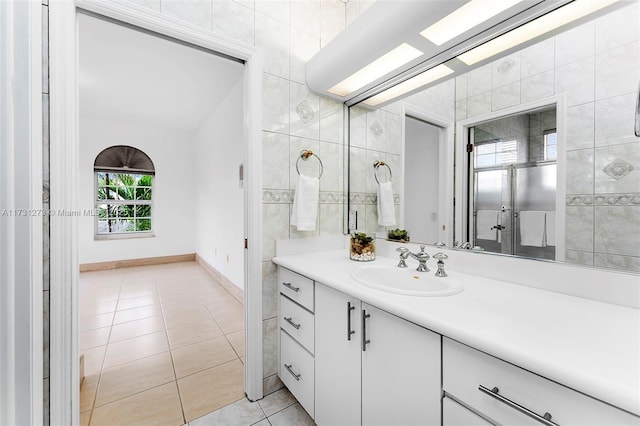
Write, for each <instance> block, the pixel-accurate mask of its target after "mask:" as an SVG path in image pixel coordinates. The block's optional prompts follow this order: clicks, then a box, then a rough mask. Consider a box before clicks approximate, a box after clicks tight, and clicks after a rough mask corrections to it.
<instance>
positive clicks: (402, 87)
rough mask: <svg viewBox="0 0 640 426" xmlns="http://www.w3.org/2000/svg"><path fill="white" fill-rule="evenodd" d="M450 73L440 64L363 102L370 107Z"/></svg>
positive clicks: (447, 68) (451, 71)
mask: <svg viewBox="0 0 640 426" xmlns="http://www.w3.org/2000/svg"><path fill="white" fill-rule="evenodd" d="M452 73H453V70H452V69H451V68H449V67H448V66H446V65H444V64H440V65H438V66H436V67H433V68H431V69H429V70H427V71H425V72H423V73H422V74H418V75H416V76H415V77H412V78H410V79H409V80H406V81H403V82H402V83H400V84H397V85H395V86H393V87H390V88H388V89H387V90H385V91H384V92H380V93H378V94H377V95H375V96H372V97H370V98H369V99H367V100H365V101H364V103H365V104H367V105H369V106H372V107H373V106H376V105H380V104H381V103H384V102H387V101H388V100H391V99H393V98H396V97H398V96H400V95H404V94H405V93H408V92H410V91H412V90H414V89H417V88H419V87H422V86H424V85H425V84H429V83H431V82H432V81H436V80H439V79H441V78H442V77H446V76H448V75H449V74H452Z"/></svg>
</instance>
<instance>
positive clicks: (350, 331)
mask: <svg viewBox="0 0 640 426" xmlns="http://www.w3.org/2000/svg"><path fill="white" fill-rule="evenodd" d="M355 308H356V307H355V306H351V302H347V340H351V335H352V334H355V330H351V311H353V310H354V309H355Z"/></svg>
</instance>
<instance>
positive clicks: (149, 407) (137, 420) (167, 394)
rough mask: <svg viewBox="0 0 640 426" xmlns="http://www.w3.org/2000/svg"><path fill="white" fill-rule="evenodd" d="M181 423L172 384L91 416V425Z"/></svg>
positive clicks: (114, 404) (128, 425)
mask: <svg viewBox="0 0 640 426" xmlns="http://www.w3.org/2000/svg"><path fill="white" fill-rule="evenodd" d="M183 423H184V418H183V416H182V409H181V407H180V397H179V395H178V389H177V388H176V383H175V382H171V383H167V384H165V385H162V386H158V387H156V388H153V389H150V390H147V391H144V392H141V393H138V394H135V395H133V396H130V397H127V398H124V399H120V400H118V401H115V402H112V403H111V404H107V405H103V406H102V407H98V408H96V409H95V410H93V415H92V417H91V424H92V425H93V426H99V425H107V426H114V425H127V426H132V425H145V426H148V425H154V426H161V425H167V426H179V425H182V424H183Z"/></svg>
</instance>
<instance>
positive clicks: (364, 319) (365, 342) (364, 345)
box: [362, 309, 371, 352]
mask: <svg viewBox="0 0 640 426" xmlns="http://www.w3.org/2000/svg"><path fill="white" fill-rule="evenodd" d="M370 317H371V314H368V313H367V311H365V310H364V309H363V310H362V352H364V351H366V350H367V345H368V344H369V343H371V340H369V339H367V318H370Z"/></svg>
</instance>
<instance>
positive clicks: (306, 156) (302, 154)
mask: <svg viewBox="0 0 640 426" xmlns="http://www.w3.org/2000/svg"><path fill="white" fill-rule="evenodd" d="M311 156H313V157H316V158H317V159H318V163H319V164H320V175H319V176H318V179H320V178H321V177H322V174H323V173H324V164H322V160H321V159H320V157H318V156H317V155H316V154H314V153H313V151H312V150H310V149H303V150H302V152H300V156H299V157H298V159H297V160H296V172H298V174H301V173H300V169H299V168H298V164H299V163H300V160H304V161H307V159H309V157H311Z"/></svg>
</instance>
